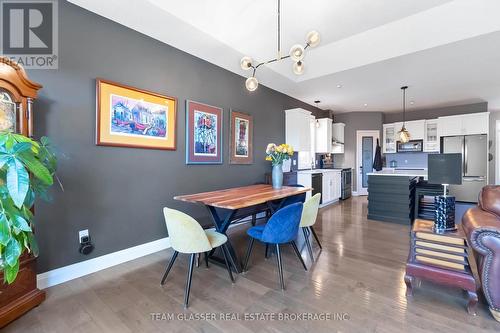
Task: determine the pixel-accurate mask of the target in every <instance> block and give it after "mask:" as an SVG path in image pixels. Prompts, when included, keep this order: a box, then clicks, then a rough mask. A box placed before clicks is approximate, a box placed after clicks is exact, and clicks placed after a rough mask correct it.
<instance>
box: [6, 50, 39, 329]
mask: <svg viewBox="0 0 500 333" xmlns="http://www.w3.org/2000/svg"><path fill="white" fill-rule="evenodd" d="M41 88H42V86H41V85H39V84H38V83H35V82H33V81H31V80H30V79H28V76H27V75H26V72H25V71H24V69H23V68H22V67H21V66H19V65H17V64H15V63H13V62H11V61H10V60H9V59H7V58H3V57H2V58H1V61H0V104H1V107H0V116H1V118H2V124H1V125H2V128H1V129H2V130H11V131H14V132H16V133H19V134H22V135H25V136H30V137H31V136H32V135H33V101H34V99H35V98H36V97H37V93H38V90H39V89H41ZM40 225H43V224H40ZM3 281H4V276H3V273H0V328H1V327H4V326H5V325H7V324H8V323H10V322H11V321H13V320H15V319H16V318H18V317H20V316H21V315H23V314H24V313H25V312H27V311H29V310H30V309H32V308H34V307H35V306H37V305H39V304H40V303H42V302H43V300H44V299H45V292H44V291H41V290H39V289H38V288H37V285H36V258H35V257H33V255H31V254H28V253H24V254H23V255H22V256H21V258H19V273H18V275H17V278H16V280H15V281H14V282H13V283H12V284H10V285H7V284H5V283H3Z"/></svg>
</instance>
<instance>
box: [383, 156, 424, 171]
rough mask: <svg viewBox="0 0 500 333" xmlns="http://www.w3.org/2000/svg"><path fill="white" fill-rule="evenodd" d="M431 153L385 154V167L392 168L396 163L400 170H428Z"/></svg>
mask: <svg viewBox="0 0 500 333" xmlns="http://www.w3.org/2000/svg"><path fill="white" fill-rule="evenodd" d="M428 155H429V153H396V154H385V166H386V167H390V165H391V161H396V163H397V167H398V168H427V156H428Z"/></svg>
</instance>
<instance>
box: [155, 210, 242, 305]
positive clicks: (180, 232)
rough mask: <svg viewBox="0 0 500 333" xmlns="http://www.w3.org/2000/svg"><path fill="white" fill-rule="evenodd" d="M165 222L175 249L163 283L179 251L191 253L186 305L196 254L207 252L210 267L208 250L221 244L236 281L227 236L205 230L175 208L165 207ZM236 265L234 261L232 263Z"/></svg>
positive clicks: (206, 256) (230, 273)
mask: <svg viewBox="0 0 500 333" xmlns="http://www.w3.org/2000/svg"><path fill="white" fill-rule="evenodd" d="M163 215H164V216H165V223H166V225H167V231H168V238H169V241H170V245H171V246H172V248H173V249H174V254H173V255H172V258H171V259H170V262H169V263H168V266H167V269H166V271H165V274H163V278H162V279H161V284H162V285H164V284H165V280H166V279H167V275H168V273H169V272H170V269H171V268H172V266H173V265H174V262H175V259H177V255H178V254H179V253H187V254H190V255H191V258H190V261H189V271H188V275H187V281H186V288H185V293H184V307H185V308H187V307H188V302H189V292H190V290H191V280H192V277H193V267H194V264H195V260H196V255H197V254H199V253H204V254H205V261H206V264H207V267H208V254H207V253H208V252H209V251H211V250H212V249H214V248H216V247H219V246H221V247H222V254H223V255H224V260H225V262H226V268H227V271H228V273H229V277H230V278H231V281H232V282H233V283H234V277H233V274H232V272H231V267H229V262H228V258H229V260H232V258H231V256H230V255H229V251H228V249H227V245H226V242H227V237H226V235H223V234H221V233H218V232H216V231H213V230H203V228H202V227H201V226H200V224H199V223H198V222H197V221H196V220H195V219H193V218H192V217H191V216H189V215H187V214H184V213H183V212H180V211H178V210H175V209H170V208H167V207H165V208H163ZM232 264H233V266H234V263H232Z"/></svg>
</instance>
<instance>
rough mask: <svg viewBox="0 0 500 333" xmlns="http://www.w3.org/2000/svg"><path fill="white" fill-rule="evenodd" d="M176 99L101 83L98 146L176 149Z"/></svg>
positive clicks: (102, 81) (99, 91)
mask: <svg viewBox="0 0 500 333" xmlns="http://www.w3.org/2000/svg"><path fill="white" fill-rule="evenodd" d="M176 113H177V101H176V99H175V98H173V97H168V96H163V95H159V94H156V93H153V92H149V91H144V90H140V89H137V88H132V87H127V86H124V85H121V84H118V83H113V82H109V81H104V80H97V122H98V123H97V135H96V136H97V144H98V145H105V146H124V147H138V148H152V149H167V150H175V149H176V145H175V143H176V126H175V121H176Z"/></svg>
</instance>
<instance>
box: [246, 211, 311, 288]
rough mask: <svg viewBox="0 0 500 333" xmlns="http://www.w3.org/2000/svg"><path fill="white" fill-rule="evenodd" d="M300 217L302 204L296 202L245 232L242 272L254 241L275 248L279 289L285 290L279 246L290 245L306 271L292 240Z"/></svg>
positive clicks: (295, 235) (297, 228)
mask: <svg viewBox="0 0 500 333" xmlns="http://www.w3.org/2000/svg"><path fill="white" fill-rule="evenodd" d="M301 216H302V203H300V202H297V203H294V204H291V205H289V206H286V207H284V208H281V209H280V210H278V211H277V212H276V213H274V214H273V215H272V216H271V218H270V219H269V221H268V222H267V223H266V224H265V225H258V226H255V227H252V228H250V229H248V230H247V234H248V235H249V236H250V242H249V243H248V249H247V253H246V256H245V262H244V264H243V271H246V270H247V266H248V261H249V259H250V255H251V253H252V248H253V244H254V242H255V240H256V239H257V240H259V241H261V242H263V243H266V244H271V245H274V246H275V248H276V259H277V261H276V263H277V265H278V272H279V278H280V285H281V289H282V290H284V289H285V282H284V281H283V264H282V260H281V251H280V245H281V244H291V245H292V247H293V250H294V251H295V254H296V255H297V258H299V260H300V262H301V263H302V266H303V267H304V269H305V270H306V271H307V267H306V264H305V263H304V260H302V257H301V255H300V253H299V249H298V248H297V244H295V241H294V239H295V238H296V237H297V233H298V232H299V224H300V219H301Z"/></svg>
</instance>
